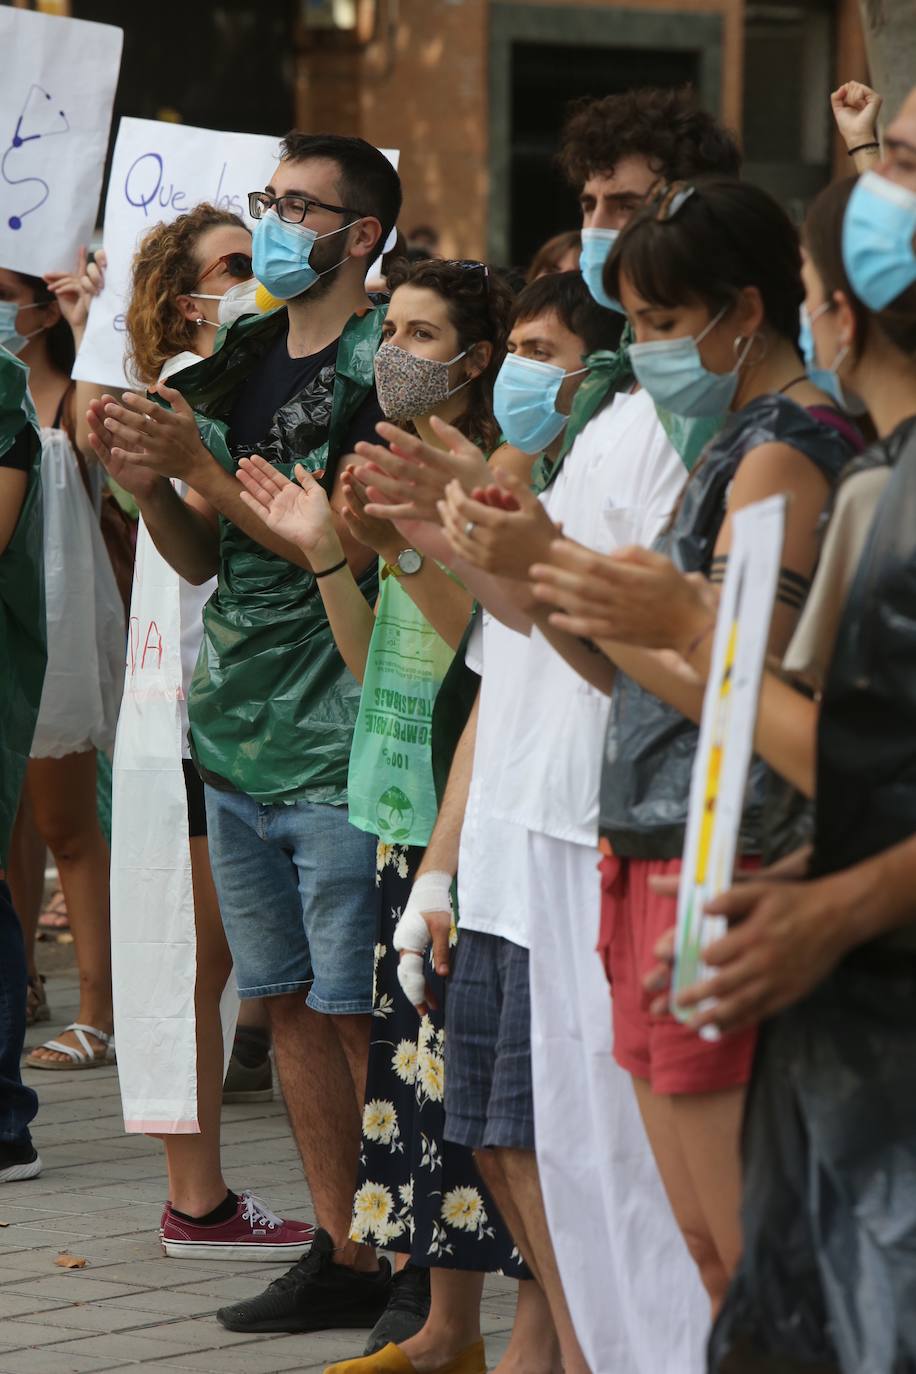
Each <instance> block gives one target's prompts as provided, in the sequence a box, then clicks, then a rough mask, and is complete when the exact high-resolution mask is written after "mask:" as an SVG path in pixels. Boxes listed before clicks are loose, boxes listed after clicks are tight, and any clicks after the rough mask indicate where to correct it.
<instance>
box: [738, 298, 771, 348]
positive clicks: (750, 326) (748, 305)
mask: <svg viewBox="0 0 916 1374" xmlns="http://www.w3.org/2000/svg"><path fill="white" fill-rule="evenodd" d="M735 323H736V324H737V325H738V330H737V332H738V333H739V334H740V335H741V336H742V337H743V338H746V339H749V338H751V337H752V336H753V335H754V334H757V333H759V331H760V330H761V329H763V327H764V325H765V324H766V310H765V309H764V305H763V297H762V296H761V294H760V290H759V288H758V287H756V286H744V287H742V288H741V291H740V292H739V294H738V299H737V301H736V302H735Z"/></svg>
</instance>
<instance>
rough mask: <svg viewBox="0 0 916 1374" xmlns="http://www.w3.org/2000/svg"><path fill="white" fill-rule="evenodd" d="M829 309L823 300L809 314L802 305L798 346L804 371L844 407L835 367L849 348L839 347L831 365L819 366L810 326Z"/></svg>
mask: <svg viewBox="0 0 916 1374" xmlns="http://www.w3.org/2000/svg"><path fill="white" fill-rule="evenodd" d="M829 309H830V302H829V301H824V304H823V305H819V306H818V308H817V309H816V310H815V312H814V314H813V315H809V314H808V311H807V308H806V307H805V306H804V305H803V306H802V308H801V313H800V316H799V330H798V346H799V348H800V349H801V355H802V357H803V358H804V360H805V371H806V372H807V373H808V376H809V377H810V378H811V380H812V382H813V383H814V385H815V386H817V387H820V389H821V391H826V393H827V395H828V396H830V397H832V398H833V400H834V401H836V403H837V405H838V406H840V407H843V408H845V403H844V400H843V388H842V386H841V385H840V379H839V377H838V376H837V368H838V367H839V365H840V363H841V362H842V361H843V359H844V358H845V357H846V354H847V353H848V351H849V350H848V349H846V348H841V349H840V351H839V353H837V355H836V358H835V359H834V360H833V365H832V367H829V368H826V367H820V366H819V364H818V361H817V350H816V348H815V346H814V331H813V330H812V328H811V326H812V324H813V323H814V321H815V320H819V319H820V317H821V316H822V315H826V313H827V311H828V310H829Z"/></svg>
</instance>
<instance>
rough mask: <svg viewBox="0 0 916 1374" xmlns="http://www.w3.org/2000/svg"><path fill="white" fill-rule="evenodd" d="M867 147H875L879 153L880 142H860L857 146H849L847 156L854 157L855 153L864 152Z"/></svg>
mask: <svg viewBox="0 0 916 1374" xmlns="http://www.w3.org/2000/svg"><path fill="white" fill-rule="evenodd" d="M869 148H877V149H878V152H879V153H880V151H881V144H880V143H860V144H859V146H858V148H850V149H849V152H848V153H847V157H855V155H856V153H864V152H867V151H868V149H869Z"/></svg>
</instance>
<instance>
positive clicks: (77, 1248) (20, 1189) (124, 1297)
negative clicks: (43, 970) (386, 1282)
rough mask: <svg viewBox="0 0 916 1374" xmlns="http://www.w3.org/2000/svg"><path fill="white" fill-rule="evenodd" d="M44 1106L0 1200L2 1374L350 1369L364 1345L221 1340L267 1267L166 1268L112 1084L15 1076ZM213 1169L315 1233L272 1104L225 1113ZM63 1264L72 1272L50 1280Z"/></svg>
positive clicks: (62, 1004) (510, 1303)
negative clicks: (29, 1148)
mask: <svg viewBox="0 0 916 1374" xmlns="http://www.w3.org/2000/svg"><path fill="white" fill-rule="evenodd" d="M48 999H49V1001H50V1004H51V1008H52V1012H53V1020H52V1022H51V1024H50V1025H44V1026H39V1027H35V1028H33V1029H32V1030H31V1031H30V1034H29V1045H35V1044H38V1043H40V1041H41V1040H44V1039H47V1038H48V1035H49V1033H54V1032H55V1031H57V1030H59V1029H60V1028H61V1027H62V1026H64V1025H65V1024H66V1023H67V1022H68V1021H70V1020H72V1019H73V1017H74V1015H75V1013H76V1005H77V997H76V979H75V976H74V974H73V973H72V972H70V971H68V972H64V973H58V974H53V975H51V976H50V977H49V978H48ZM26 1077H27V1079H28V1081H29V1082H30V1083H31V1085H32V1086H33V1087H34V1088H36V1090H37V1091H38V1093H39V1095H40V1098H41V1109H40V1111H39V1115H38V1118H37V1121H36V1122H35V1125H34V1128H33V1131H34V1136H35V1142H36V1144H37V1146H38V1149H39V1151H40V1154H41V1157H42V1160H43V1162H44V1172H43V1174H42V1176H41V1178H39V1179H35V1180H34V1181H32V1182H28V1183H16V1184H4V1185H0V1374H91V1371H96V1370H109V1371H111V1374H116V1372H117V1371H127V1370H136V1369H137V1368H138V1366H142V1367H144V1368H149V1369H150V1370H156V1371H159V1374H179V1371H181V1374H191V1371H196V1374H236V1371H238V1374H242V1371H244V1372H245V1374H282V1371H286V1370H299V1371H302V1374H305V1372H306V1371H309V1374H311V1371H318V1370H323V1369H324V1367H325V1365H326V1364H328V1363H330V1362H331V1361H333V1360H339V1359H343V1358H345V1357H347V1356H352V1355H355V1354H358V1353H359V1351H360V1349H361V1346H362V1333H359V1332H357V1333H354V1332H352V1331H350V1332H333V1331H323V1332H319V1333H317V1334H315V1335H308V1336H303V1335H298V1336H282V1335H281V1336H257V1337H251V1336H246V1335H239V1334H235V1333H233V1332H229V1331H224V1330H223V1328H222V1327H221V1326H220V1325H219V1324H218V1322H217V1321H216V1320H215V1318H214V1316H213V1313H214V1312H215V1310H216V1308H217V1307H219V1306H221V1305H222V1304H223V1303H226V1302H229V1301H231V1300H233V1299H238V1298H244V1297H250V1296H252V1295H253V1294H255V1293H257V1292H259V1291H260V1290H261V1289H262V1288H264V1287H265V1286H266V1284H267V1283H268V1282H269V1281H270V1280H271V1279H274V1278H276V1277H277V1276H278V1275H279V1274H281V1273H282V1272H283V1266H282V1265H280V1264H251V1263H247V1264H246V1263H243V1262H235V1261H233V1262H231V1263H229V1262H220V1261H207V1260H176V1259H166V1258H165V1257H164V1256H163V1254H162V1251H161V1249H160V1245H159V1236H158V1227H159V1218H160V1215H161V1212H162V1205H163V1201H164V1197H165V1182H164V1180H165V1173H164V1167H163V1160H162V1151H161V1148H160V1146H159V1145H158V1144H157V1142H156V1141H153V1140H149V1139H147V1138H146V1137H145V1136H125V1135H124V1133H123V1125H122V1119H121V1102H120V1097H119V1094H118V1081H117V1072H116V1070H114V1069H100V1070H92V1071H90V1072H73V1073H70V1072H65V1073H47V1072H34V1071H32V1072H28V1073H27V1075H26ZM223 1160H224V1167H225V1170H226V1174H227V1177H228V1179H229V1182H230V1184H231V1185H233V1186H234V1187H236V1188H242V1187H245V1188H251V1189H253V1190H254V1192H256V1193H258V1194H259V1195H261V1196H262V1197H263V1198H264V1200H265V1201H266V1202H267V1203H268V1204H269V1205H270V1206H271V1207H272V1208H273V1209H274V1210H275V1211H277V1212H280V1213H284V1214H286V1215H288V1216H295V1217H303V1218H306V1219H313V1217H312V1211H311V1204H310V1199H309V1197H308V1193H307V1190H306V1187H305V1184H304V1182H303V1178H302V1170H301V1166H300V1164H299V1159H298V1155H297V1153H296V1149H295V1146H294V1144H293V1142H292V1139H291V1136H290V1132H289V1128H288V1126H287V1123H286V1116H285V1112H284V1109H283V1106H282V1103H281V1102H280V1101H279V1098H277V1100H276V1101H274V1102H272V1103H269V1102H268V1103H261V1104H258V1105H256V1106H232V1107H226V1108H224V1110H223ZM61 1251H67V1252H69V1253H70V1254H72V1255H76V1256H80V1257H83V1258H85V1260H86V1262H87V1263H86V1267H85V1269H79V1270H69V1271H67V1270H63V1269H61V1268H59V1267H57V1266H56V1265H55V1263H54V1261H55V1260H56V1259H57V1257H58V1254H59V1253H60V1252H61ZM514 1308H515V1286H514V1284H511V1283H509V1282H508V1281H506V1280H504V1279H496V1278H494V1279H492V1280H489V1281H488V1284H487V1290H486V1296H485V1299H484V1313H483V1324H484V1331H485V1334H486V1337H487V1354H488V1359H489V1362H490V1365H491V1367H492V1366H493V1365H495V1364H496V1362H497V1360H498V1359H499V1356H500V1355H501V1354H502V1351H503V1350H504V1349H505V1345H506V1341H507V1339H508V1334H509V1330H510V1328H511V1325H512V1318H513V1313H514Z"/></svg>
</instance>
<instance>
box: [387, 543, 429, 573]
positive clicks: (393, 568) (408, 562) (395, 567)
mask: <svg viewBox="0 0 916 1374" xmlns="http://www.w3.org/2000/svg"><path fill="white" fill-rule="evenodd" d="M422 567H423V555H422V553H420V551H419V550H418V549H402V550H401V552H400V553H399V554H398V556H397V558H396V559H395V560H394V562H393V563H386V564H385V566H384V567H383V568H382V577H413V575H414V573H418V572H419V571H420V569H421V568H422Z"/></svg>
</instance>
